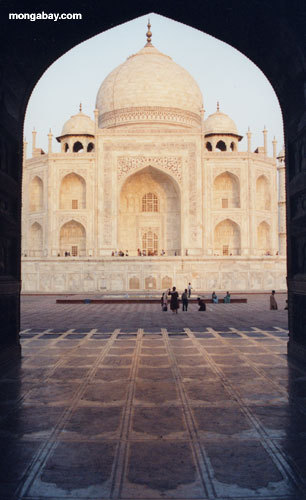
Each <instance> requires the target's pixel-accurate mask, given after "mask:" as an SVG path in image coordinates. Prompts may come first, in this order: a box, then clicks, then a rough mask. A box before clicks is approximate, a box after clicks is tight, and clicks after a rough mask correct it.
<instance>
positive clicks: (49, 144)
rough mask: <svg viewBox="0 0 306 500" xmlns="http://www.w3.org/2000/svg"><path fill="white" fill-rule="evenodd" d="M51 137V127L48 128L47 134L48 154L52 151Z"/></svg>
mask: <svg viewBox="0 0 306 500" xmlns="http://www.w3.org/2000/svg"><path fill="white" fill-rule="evenodd" d="M52 137H53V134H52V132H51V128H50V130H49V134H48V154H51V153H52Z"/></svg>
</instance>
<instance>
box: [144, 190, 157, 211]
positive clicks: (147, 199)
mask: <svg viewBox="0 0 306 500" xmlns="http://www.w3.org/2000/svg"><path fill="white" fill-rule="evenodd" d="M158 211H159V203H158V198H157V196H156V194H154V193H146V194H145V195H144V196H143V197H142V212H158Z"/></svg>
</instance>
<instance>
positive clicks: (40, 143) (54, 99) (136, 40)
mask: <svg viewBox="0 0 306 500" xmlns="http://www.w3.org/2000/svg"><path fill="white" fill-rule="evenodd" d="M148 17H149V18H150V22H151V25H152V26H151V31H152V34H153V36H152V43H153V45H154V46H155V47H156V48H157V49H158V50H160V51H161V52H163V53H165V54H167V55H169V56H170V57H172V59H173V60H174V61H175V62H176V63H177V64H179V65H181V66H182V67H184V68H185V69H186V70H187V71H189V73H190V74H191V75H192V76H193V77H194V79H195V80H196V81H197V83H198V85H199V87H200V89H201V91H202V94H203V101H204V108H205V118H207V117H208V116H209V115H210V114H212V113H214V112H215V111H216V103H217V101H219V102H220V111H222V112H224V113H226V114H228V115H229V116H230V117H231V118H232V119H233V120H234V122H235V123H236V125H237V128H238V132H239V133H240V134H241V135H243V136H244V138H243V140H242V141H241V142H240V145H239V150H240V151H243V150H246V149H247V146H246V144H247V142H246V132H247V130H248V127H250V130H251V132H252V150H255V148H256V147H257V146H262V145H263V134H262V130H263V128H264V126H266V128H267V130H268V143H269V154H270V155H272V142H271V141H272V139H273V137H274V136H275V138H276V140H277V141H278V145H277V151H280V150H281V148H282V145H283V142H284V141H283V122H282V115H281V110H280V106H279V103H278V99H277V97H276V94H275V92H274V90H273V88H272V86H271V84H270V83H269V81H268V80H267V78H266V77H265V75H264V74H263V73H262V72H261V70H259V69H258V67H257V66H256V65H255V64H254V63H252V62H251V61H250V60H249V59H248V58H247V57H246V56H244V55H243V54H242V53H241V52H239V51H237V50H236V49H234V48H233V47H231V46H230V45H228V44H226V43H224V42H221V41H220V40H217V39H216V38H214V37H212V36H210V35H207V34H205V33H203V32H201V31H198V30H195V29H194V28H190V27H189V26H187V25H184V24H182V23H178V22H176V21H172V20H171V19H169V18H166V17H163V16H160V15H157V14H152V13H151V14H150V13H149V14H148V15H146V16H142V17H139V18H137V19H134V20H132V21H130V22H127V23H124V24H122V25H120V26H117V27H115V28H112V29H110V30H108V31H106V32H104V33H101V34H100V35H97V36H95V37H93V38H90V39H89V40H87V41H86V42H83V43H81V44H79V45H77V46H76V47H74V48H73V49H72V50H70V51H68V52H67V53H66V54H64V55H63V56H62V57H60V58H59V59H58V60H57V61H55V63H53V64H52V65H51V66H50V67H49V68H48V70H47V71H46V72H45V73H44V74H43V76H42V77H41V79H40V80H39V81H38V83H37V85H36V87H35V88H34V90H33V93H32V95H31V97H30V100H29V103H28V107H27V112H26V117H25V124H24V135H25V138H26V140H27V142H28V144H29V145H28V157H29V156H30V151H31V144H32V130H33V128H34V127H35V130H36V131H37V144H36V145H37V147H41V148H42V149H44V150H45V151H47V148H48V146H47V144H48V139H47V134H48V132H49V129H50V128H51V130H52V133H53V134H54V136H55V137H56V136H58V135H60V133H61V130H62V127H63V125H64V123H65V122H66V121H67V120H68V119H69V118H70V116H72V115H74V114H76V113H78V110H79V104H80V103H82V107H83V112H84V113H86V114H87V115H89V116H91V118H93V110H94V109H95V101H96V95H97V93H98V90H99V87H100V85H101V83H102V82H103V80H104V79H105V78H106V76H107V75H108V74H109V73H110V72H111V71H112V70H113V69H114V68H115V67H117V66H118V65H119V64H121V63H122V62H124V61H125V60H126V59H127V57H128V56H129V55H131V54H134V53H136V52H138V51H139V50H140V49H141V48H142V47H143V46H144V45H145V43H146V36H145V34H146V31H147V26H146V25H147V21H148ZM53 151H54V152H59V151H60V145H59V143H58V142H57V141H56V140H55V138H54V140H53Z"/></svg>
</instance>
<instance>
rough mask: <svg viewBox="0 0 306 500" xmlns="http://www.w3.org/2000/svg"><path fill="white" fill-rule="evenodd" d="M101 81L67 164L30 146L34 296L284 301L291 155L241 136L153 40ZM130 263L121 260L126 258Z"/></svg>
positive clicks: (71, 141) (26, 193)
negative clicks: (180, 295) (203, 294)
mask: <svg viewBox="0 0 306 500" xmlns="http://www.w3.org/2000/svg"><path fill="white" fill-rule="evenodd" d="M151 37H152V33H151V31H150V24H148V31H147V43H146V45H145V46H144V47H143V48H142V49H141V50H139V52H137V53H136V54H133V55H131V56H130V57H128V59H127V60H126V61H125V62H123V63H122V64H121V65H120V66H118V67H117V68H115V69H114V70H113V71H112V72H111V73H110V74H109V75H108V76H107V77H106V78H105V80H104V81H103V82H102V84H101V86H100V89H99V91H98V94H97V98H96V109H95V110H94V116H93V119H92V118H90V117H89V116H87V114H85V113H84V112H83V111H82V107H81V106H80V110H79V112H78V113H77V114H75V115H73V116H72V117H71V118H70V119H68V120H67V121H66V123H65V124H64V126H63V128H62V131H61V133H60V134H59V135H58V136H57V137H56V139H57V141H58V142H59V143H60V152H54V151H53V135H52V133H51V131H50V133H49V136H48V151H47V152H44V151H43V150H42V149H40V148H39V147H38V146H37V137H36V134H37V132H36V131H33V141H32V156H31V158H28V159H27V143H26V142H25V143H24V170H23V213H22V231H23V237H22V289H23V291H24V292H42V293H43V292H44V293H48V292H49V293H53V292H54V293H74V292H118V291H123V292H129V291H149V290H156V291H158V290H163V289H166V288H168V287H171V286H173V285H175V286H176V287H178V288H179V289H183V288H185V287H186V285H187V283H189V282H191V283H192V286H193V288H194V289H195V290H197V291H211V290H216V291H218V290H220V291H221V290H230V291H247V290H249V291H262V290H271V289H275V290H285V289H286V256H285V252H286V216H285V212H286V210H285V163H284V161H285V158H284V157H285V155H284V151H283V150H282V151H281V152H280V153H279V154H278V153H277V144H276V141H275V140H274V141H273V156H272V157H269V155H268V137H267V130H266V129H265V128H264V130H263V141H262V145H260V146H257V147H256V149H254V148H253V147H252V137H251V132H250V131H248V132H247V150H246V151H240V150H239V143H240V141H241V139H242V135H240V133H239V132H238V130H237V127H236V124H235V122H234V121H233V119H232V118H230V117H229V116H228V115H227V114H225V113H224V112H223V109H222V106H221V109H220V106H219V104H217V109H216V111H215V112H214V113H213V114H211V115H209V116H208V117H206V116H205V112H204V104H203V97H202V93H201V90H200V88H199V86H198V84H197V83H196V81H195V80H194V79H193V77H192V76H191V75H190V74H189V73H188V72H187V71H186V70H185V69H184V68H182V67H181V66H179V65H178V64H176V63H175V62H174V61H173V60H172V59H171V57H169V56H168V55H165V54H163V53H161V52H160V51H159V50H157V48H155V47H154V45H153V44H152V42H151ZM122 253H123V254H124V256H121V254H122Z"/></svg>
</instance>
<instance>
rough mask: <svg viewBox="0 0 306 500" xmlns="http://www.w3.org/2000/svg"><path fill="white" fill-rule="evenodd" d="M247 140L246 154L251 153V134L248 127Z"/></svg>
mask: <svg viewBox="0 0 306 500" xmlns="http://www.w3.org/2000/svg"><path fill="white" fill-rule="evenodd" d="M247 138H248V153H251V152H252V132H251V131H250V127H248V131H247Z"/></svg>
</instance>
